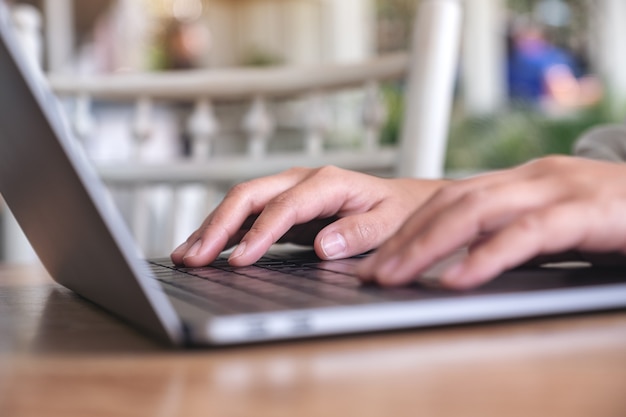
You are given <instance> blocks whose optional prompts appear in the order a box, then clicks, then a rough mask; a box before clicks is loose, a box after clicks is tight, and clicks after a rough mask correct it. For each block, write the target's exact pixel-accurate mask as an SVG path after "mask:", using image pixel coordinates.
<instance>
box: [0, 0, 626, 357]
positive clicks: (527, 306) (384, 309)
mask: <svg viewBox="0 0 626 417" xmlns="http://www.w3.org/2000/svg"><path fill="white" fill-rule="evenodd" d="M79 146H80V145H79V144H78V141H77V140H75V139H74V138H73V137H72V133H71V132H70V131H69V130H68V129H67V128H66V126H65V125H64V123H63V120H62V117H61V113H60V112H59V110H58V109H57V107H56V104H55V98H54V96H53V95H52V94H51V92H50V91H49V90H48V88H47V87H46V85H45V82H44V81H43V79H42V77H39V76H38V75H37V74H36V73H34V72H32V69H31V68H29V67H28V65H27V63H26V61H25V59H24V58H23V57H22V56H20V51H19V47H18V45H17V43H16V40H15V39H14V35H13V33H12V32H11V25H10V22H9V20H8V16H7V12H6V10H5V9H4V8H3V7H2V5H1V4H0V193H1V194H2V196H3V197H4V199H5V201H6V203H7V204H8V206H9V208H10V209H11V211H12V212H13V214H14V216H15V217H16V219H17V221H18V223H19V224H20V226H21V228H22V229H23V231H24V232H25V234H26V236H27V238H28V239H29V241H30V243H31V244H32V246H33V248H34V249H35V251H36V253H37V255H38V256H39V258H40V260H41V262H42V264H43V265H44V266H45V267H46V269H47V271H48V272H49V273H50V275H51V276H52V277H53V278H54V279H55V280H56V281H57V282H58V283H60V284H61V285H63V286H65V287H67V288H69V289H71V290H73V291H74V292H76V293H77V294H79V295H80V296H82V297H84V298H86V299H87V300H90V301H91V302H93V303H95V304H97V305H99V306H101V307H102V308H104V309H105V310H107V311H109V312H110V313H112V314H114V315H116V316H118V317H119V318H121V319H123V320H124V321H126V322H127V323H129V324H131V325H133V326H135V327H136V328H137V329H139V330H141V331H144V332H146V333H149V334H151V335H152V336H154V337H155V338H158V339H161V340H164V341H166V342H168V343H170V344H172V345H176V346H187V345H236V344H246V343H255V342H264V341H270V340H283V339H285V340H286V339H295V338H308V337H314V336H325V335H343V334H350V333H358V332H373V331H382V330H393V329H405V328H418V327H425V326H435V325H446V324H458V323H468V322H477V321H486V320H501V319H511V318H520V317H531V316H543V315H549V314H564V313H573V312H582V311H592V310H602V309H615V308H623V307H625V306H626V271H624V270H619V269H595V268H531V269H517V270H513V271H509V272H507V273H505V274H503V275H502V276H501V277H499V278H498V279H496V280H494V281H493V282H491V283H489V284H486V285H484V286H482V287H480V288H478V289H475V290H472V291H466V292H454V291H448V290H444V289H441V288H436V287H434V286H432V287H431V286H427V285H422V284H419V283H415V284H413V285H409V286H405V287H401V288H382V287H378V286H375V285H363V284H361V283H360V282H359V280H358V279H357V278H356V277H354V276H352V275H351V269H352V264H353V263H354V262H356V261H358V259H346V260H340V261H333V262H324V261H321V260H319V259H317V258H316V257H315V255H314V254H313V253H312V251H308V250H305V251H289V252H285V253H280V252H277V253H270V254H268V256H266V257H264V258H263V259H261V260H260V261H259V262H258V263H257V264H255V265H253V266H250V267H244V268H233V267H231V266H229V265H228V263H227V262H226V260H225V259H218V260H217V261H216V262H215V263H214V264H212V265H210V266H207V267H205V268H196V269H190V268H182V269H176V268H175V266H174V265H173V264H172V263H171V262H169V261H168V260H167V259H164V260H151V261H146V260H144V259H142V257H141V254H140V252H139V251H138V250H137V248H136V246H135V244H134V242H133V240H132V238H131V235H130V233H129V231H128V230H127V228H126V226H125V224H124V222H123V220H122V218H121V216H120V214H119V212H118V211H117V209H116V207H115V206H114V204H113V203H112V199H111V198H110V197H109V195H108V193H107V191H106V189H105V187H104V186H103V184H102V183H101V181H100V179H99V178H98V176H97V175H96V173H95V172H94V171H93V169H92V167H91V165H90V163H89V161H88V160H87V159H86V158H85V157H84V156H83V153H82V152H81V150H80V149H79ZM511 250H515V248H511Z"/></svg>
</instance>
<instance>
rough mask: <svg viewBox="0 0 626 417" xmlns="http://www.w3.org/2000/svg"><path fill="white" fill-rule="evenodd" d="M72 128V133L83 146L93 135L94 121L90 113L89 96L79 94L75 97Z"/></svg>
mask: <svg viewBox="0 0 626 417" xmlns="http://www.w3.org/2000/svg"><path fill="white" fill-rule="evenodd" d="M72 125H73V126H72V127H73V128H74V133H76V136H77V137H78V139H80V140H81V141H82V142H83V144H85V142H86V141H87V140H88V139H89V137H90V136H91V135H92V134H93V131H94V126H95V121H94V117H93V114H92V113H91V97H90V96H89V94H85V93H82V94H79V95H78V96H77V97H76V107H75V108H74V118H73V123H72Z"/></svg>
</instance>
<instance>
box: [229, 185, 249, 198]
mask: <svg viewBox="0 0 626 417" xmlns="http://www.w3.org/2000/svg"><path fill="white" fill-rule="evenodd" d="M253 188H254V181H245V182H241V183H239V184H236V185H234V186H233V187H232V188H231V189H230V190H228V193H226V198H235V199H239V198H245V197H247V196H248V195H249V194H250V193H251V192H252V190H253Z"/></svg>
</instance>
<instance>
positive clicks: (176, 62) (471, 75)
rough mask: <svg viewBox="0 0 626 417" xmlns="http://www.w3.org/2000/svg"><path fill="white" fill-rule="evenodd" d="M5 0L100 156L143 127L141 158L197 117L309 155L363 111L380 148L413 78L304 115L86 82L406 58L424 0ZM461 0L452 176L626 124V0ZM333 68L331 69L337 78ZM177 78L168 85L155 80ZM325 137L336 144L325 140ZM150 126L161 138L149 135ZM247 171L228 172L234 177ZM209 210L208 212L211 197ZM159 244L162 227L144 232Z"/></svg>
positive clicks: (172, 145) (188, 140)
mask: <svg viewBox="0 0 626 417" xmlns="http://www.w3.org/2000/svg"><path fill="white" fill-rule="evenodd" d="M4 1H8V3H9V5H10V6H11V7H12V9H13V12H14V20H15V24H16V27H17V28H18V31H19V32H20V33H21V34H22V39H23V42H24V48H25V49H27V50H28V51H29V55H30V56H32V57H33V59H34V61H36V63H37V65H38V66H40V67H41V68H43V70H44V71H45V73H46V74H47V75H48V76H49V77H50V79H52V80H54V79H55V77H57V78H58V79H60V80H62V81H63V82H57V83H56V84H55V83H54V82H53V84H52V85H53V88H55V89H56V90H57V92H59V95H60V97H61V98H63V96H64V95H65V96H71V98H72V100H64V104H65V106H66V108H67V110H68V113H71V114H73V115H74V116H73V117H74V120H73V122H72V123H73V127H74V129H75V130H76V131H77V132H78V134H79V136H80V137H81V139H82V140H83V142H84V144H85V146H86V147H87V149H88V151H89V152H88V153H89V154H90V155H91V156H92V158H93V159H94V160H100V161H107V160H123V159H125V158H126V159H128V157H129V155H131V154H134V155H136V149H135V150H133V145H132V144H131V145H129V144H128V143H131V142H133V141H134V142H133V143H135V144H136V143H137V140H136V139H137V138H140V139H141V140H140V141H139V142H140V143H141V144H142V145H141V146H142V147H143V148H144V149H142V150H141V152H143V154H144V157H146V156H148V158H152V159H154V160H159V159H160V158H161V159H162V158H165V157H171V156H172V155H174V156H180V155H183V156H184V155H187V156H189V155H191V156H193V155H194V152H197V149H196V148H198V143H199V142H198V141H196V140H194V138H195V136H194V134H193V132H191V133H190V129H191V130H193V129H194V128H195V129H196V131H197V132H200V133H202V132H204V133H202V134H198V135H200V136H202V135H204V136H205V137H207V138H208V137H210V139H211V140H212V142H211V145H210V146H211V153H212V155H230V154H232V153H234V152H235V151H237V150H241V149H244V148H246V146H247V147H248V151H249V152H251V153H252V154H255V152H256V154H257V156H258V155H262V154H263V152H265V148H263V147H269V148H270V149H271V148H272V146H273V147H276V148H280V149H291V148H293V147H294V146H295V147H297V146H301V145H302V146H304V147H305V148H306V147H308V149H309V150H311V149H313V150H315V149H316V147H319V146H322V147H324V148H328V147H333V146H335V145H336V144H337V143H342V144H345V143H348V144H350V143H353V142H354V143H355V142H356V141H357V140H358V139H357V137H359V138H360V137H361V136H364V134H363V132H362V131H359V130H357V128H356V127H355V126H356V125H357V124H362V122H363V121H364V120H365V121H366V122H367V123H369V124H370V128H371V129H370V130H372V131H373V132H374V133H375V134H376V140H377V141H379V143H380V145H382V146H383V148H384V147H385V146H387V145H389V146H393V145H394V144H396V143H397V142H398V141H399V138H400V136H401V129H402V126H403V124H402V121H403V118H404V117H405V112H404V97H405V94H406V88H407V86H406V83H405V82H404V80H403V78H402V77H395V78H394V77H387V78H394V79H384V80H381V81H380V82H377V83H376V88H377V90H376V91H377V97H380V99H381V100H382V103H380V105H378V104H377V103H374V104H373V105H371V106H370V107H371V108H370V109H369V110H367V109H366V110H365V112H364V111H363V105H362V102H363V100H364V99H366V100H367V97H368V95H367V94H368V93H367V89H366V91H365V92H363V91H362V90H363V89H362V88H360V89H356V88H355V89H348V91H344V92H343V93H341V94H340V95H338V96H337V97H335V98H333V99H332V100H329V101H328V102H327V103H326V104H325V105H324V106H322V107H319V108H314V111H312V110H311V107H308V110H303V104H302V103H301V102H298V101H297V100H296V101H293V100H292V101H289V102H288V103H287V105H281V106H279V105H277V104H276V103H273V102H272V103H267V102H266V101H265V100H264V99H263V98H259V97H248V98H246V100H239V102H237V100H232V99H230V97H231V96H233V95H234V94H235V93H233V91H235V90H237V86H236V85H231V84H232V83H231V84H229V83H228V82H225V83H226V84H227V87H228V89H230V92H222V93H220V94H222V95H223V96H224V97H228V99H224V100H217V101H215V100H214V101H212V102H208V101H198V102H196V103H195V107H194V105H193V103H192V104H189V103H186V102H185V100H180V97H177V100H173V102H172V103H170V104H169V105H167V106H164V105H163V103H162V102H161V103H159V105H158V106H157V105H155V103H153V102H151V101H150V100H148V99H146V100H142V95H141V91H139V92H137V93H134V94H136V95H137V97H135V98H134V99H132V100H128V98H127V97H125V98H124V100H121V102H117V103H110V102H109V101H110V100H109V99H110V97H108V96H107V94H106V92H104V93H103V92H102V91H100V92H99V93H92V92H93V91H96V90H97V88H96V87H97V86H95V87H94V86H90V87H89V88H88V89H87V90H89V91H90V93H89V95H85V94H82V93H84V91H83V90H84V89H83V90H81V88H83V87H80V86H79V84H80V82H82V81H84V80H89V77H94V76H102V75H105V76H109V75H116V74H118V75H119V74H122V75H128V74H138V75H139V76H141V75H142V74H144V75H145V74H155V73H156V74H193V73H197V72H201V73H205V72H213V73H218V74H225V73H228V72H229V71H231V72H234V71H236V70H240V69H266V68H300V67H302V68H320V71H322V72H323V68H324V65H330V66H331V67H332V65H344V64H345V65H350V64H358V63H362V62H369V60H375V59H376V58H378V57H385V56H401V55H402V54H404V53H407V52H408V51H410V48H411V39H412V33H413V31H414V30H415V27H414V26H415V25H416V19H415V14H416V10H417V9H418V7H419V6H420V0H90V1H77V0H29V1H20V0H10V1H9V0H4ZM424 1H427V0H424ZM461 3H462V5H463V21H462V26H461V47H460V51H459V60H458V67H457V69H456V72H455V79H456V82H455V87H454V100H453V106H452V108H453V109H452V115H451V121H450V125H449V132H448V140H447V148H446V156H445V172H446V175H448V176H453V177H455V176H462V175H466V174H469V173H475V172H480V171H484V170H489V169H497V168H503V167H508V166H511V165H515V164H518V163H521V162H524V161H527V160H528V159H531V158H535V157H538V156H541V155H545V154H551V153H566V154H567V153H570V151H571V146H572V143H573V141H574V140H575V139H576V138H577V137H578V136H579V135H580V134H581V133H582V132H584V131H585V130H586V129H588V128H589V127H591V126H594V125H597V124H602V123H613V122H621V121H623V119H624V116H625V115H626V105H625V104H626V71H624V70H623V69H624V68H626V54H624V53H623V48H622V46H621V44H622V41H623V40H626V2H624V1H623V0H576V1H574V0H466V1H462V2H461ZM333 71H334V70H331V69H329V74H330V73H332V72H333ZM179 78H180V77H179ZM168 79H169V78H168ZM68 80H70V81H68ZM137 80H139V81H140V78H137ZM172 80H176V78H172ZM227 81H228V80H227ZM72 82H75V84H76V85H74V86H72V85H71V84H72ZM166 84H167V83H166ZM218 84H219V83H218ZM226 84H225V85H226ZM85 85H87V84H85ZM176 85H177V84H176V82H172V83H171V85H169V86H168V85H163V86H162V89H163V90H164V91H165V90H166V89H168V88H170V89H172V88H175V86H176ZM218 87H219V86H218ZM225 89H226V87H225ZM218 90H219V88H218ZM321 90H323V89H320V91H321ZM357 90H359V91H357ZM85 91H86V90H85ZM220 91H221V90H220ZM321 92H324V91H321ZM122 93H123V91H122ZM122 93H119V94H118V95H119V96H122V95H123V94H122ZM152 93H154V94H153V95H158V94H164V93H162V92H154V91H152ZM152 93H151V94H152ZM98 94H99V95H98ZM229 94H230V95H229ZM309 96H310V94H309ZM81 98H84V99H85V100H81ZM194 100H195V99H194ZM187 101H189V100H187ZM251 101H252V103H253V104H252V107H251V108H250V102H251ZM242 103H243V104H242ZM268 106H269V107H271V110H272V112H271V113H272V114H273V116H271V117H269V116H268V114H269V113H270V112H269V111H267V109H266V107H268ZM194 109H195V110H194ZM198 111H199V112H200V113H197V112H198ZM130 112H134V114H135V116H134V117H135V119H133V120H134V121H131V122H130V125H131V128H130V129H129V128H128V125H129V122H128V120H127V118H128V117H127V116H122V115H124V114H128V113H130ZM303 113H307V116H306V117H303V116H302V114H303ZM148 114H153V116H148ZM194 114H201V115H202V117H201V118H200V119H198V117H196V118H195V119H193V117H192V119H193V120H195V122H194V123H195V124H193V123H191V125H187V126H188V127H187V128H180V125H181V124H184V123H187V122H185V120H187V119H188V118H189V116H190V115H191V116H194ZM142 115H143V116H142ZM154 115H156V116H154ZM311 115H313V116H311ZM383 116H384V117H383ZM378 119H381V120H380V122H379V121H378ZM198 120H200V122H198ZM242 120H243V122H242ZM95 121H97V125H98V126H97V128H94V124H96V122H95ZM122 125H126V127H123V126H122ZM189 126H191V128H189ZM218 127H219V128H218ZM297 128H304V129H305V130H306V131H307V132H308V133H307V135H306V136H307V137H308V138H309V139H307V141H308V142H306V143H304V142H302V141H300V142H302V143H304V145H303V144H302V143H300V142H298V144H297V145H293V143H294V137H295V136H294V131H295V130H296V129H297ZM242 130H243V131H245V132H244V133H241V131H242ZM125 131H133V135H134V138H135V139H125V140H121V139H119V138H120V137H123V136H124V135H126V133H123V132H125ZM218 131H219V134H216V132H218ZM197 132H196V133H197ZM366 133H367V132H366ZM370 133H371V132H370ZM318 134H319V135H321V134H324V135H325V136H327V137H330V138H331V140H326V141H325V142H324V143H323V145H319V143H318V144H317V145H316V143H317V142H315V138H316V135H318ZM149 135H151V136H152V139H151V142H150V145H148V146H146V143H147V142H146V141H145V137H147V136H149ZM198 135H196V136H198ZM217 136H219V138H217V139H218V140H215V139H216V138H215V137H217ZM244 136H247V137H248V139H249V138H250V137H252V138H253V139H254V138H257V139H259V138H260V139H261V140H260V142H262V145H259V146H261V148H259V147H258V146H257V145H250V140H248V141H247V142H246V138H244ZM269 136H271V137H272V140H271V141H268V140H267V138H268V137H269ZM114 138H118V139H119V140H118V139H114ZM127 142H128V143H127ZM253 142H254V141H253ZM257 142H259V141H257ZM296 142H297V141H296ZM268 143H269V144H268ZM311 143H312V144H311ZM207 146H208V145H207ZM255 146H257V147H256V148H255ZM194 147H195V148H194ZM194 149H195V150H194ZM203 149H204V148H203ZM202 152H206V149H204V150H203V151H202ZM312 154H315V152H312ZM259 163H260V162H259ZM260 173H261V174H262V173H263V172H260ZM252 175H255V174H253V173H252V174H246V175H243V176H242V177H245V176H252ZM239 179H241V178H235V177H233V178H232V181H230V183H232V182H234V181H237V180H239ZM228 185H229V182H228V181H225V182H223V183H221V184H220V186H221V187H222V189H223V188H224V187H227V186H228ZM120 204H121V205H122V206H123V205H124V204H123V202H122V203H120ZM203 210H204V211H202V212H201V214H200V215H199V216H200V217H202V215H203V214H204V213H206V210H207V208H204V209H203ZM129 216H130V217H132V216H133V215H132V214H130V215H129ZM127 217H128V216H127ZM135 217H136V215H135ZM188 217H189V216H188ZM191 217H192V218H193V216H191ZM196 222H197V220H196V219H195V218H194V219H193V220H190V221H189V224H187V225H186V226H184V227H182V226H181V225H180V224H179V225H176V224H173V225H169V226H168V227H169V229H176V230H180V231H181V232H180V233H178V234H177V238H178V239H180V238H181V236H184V235H185V234H186V233H187V230H189V228H190V227H193V226H192V225H193V224H196ZM4 227H5V228H7V226H4ZM144 228H146V226H145V225H144ZM151 239H152V240H154V236H153V237H152V238H150V237H148V239H147V240H148V241H149V240H151ZM5 246H6V244H5ZM1 249H2V247H0V250H1ZM161 252H163V250H156V253H157V254H160V253H161Z"/></svg>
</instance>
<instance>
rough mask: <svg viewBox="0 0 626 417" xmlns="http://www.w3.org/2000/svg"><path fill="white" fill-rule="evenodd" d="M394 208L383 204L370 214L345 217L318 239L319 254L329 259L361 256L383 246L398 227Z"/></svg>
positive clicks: (322, 231) (327, 228)
mask: <svg viewBox="0 0 626 417" xmlns="http://www.w3.org/2000/svg"><path fill="white" fill-rule="evenodd" d="M398 216H401V214H400V213H397V212H396V211H395V210H394V208H393V207H389V205H382V204H381V205H379V206H377V207H375V208H373V209H372V210H370V211H368V212H366V213H360V214H355V215H351V216H347V217H344V218H341V219H339V220H337V221H335V222H333V223H332V224H330V225H329V226H327V227H325V228H324V229H323V230H321V231H320V232H319V233H318V235H317V237H316V238H315V242H314V247H315V252H316V253H317V255H318V256H319V257H320V258H322V259H326V260H331V259H341V258H347V257H350V256H354V255H359V254H361V253H365V252H367V251H369V250H372V249H374V248H376V247H378V246H380V245H381V244H382V243H383V242H384V241H385V240H387V239H388V238H389V237H390V236H391V235H392V234H393V233H394V232H395V231H396V229H397V228H398V224H400V222H398Z"/></svg>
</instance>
